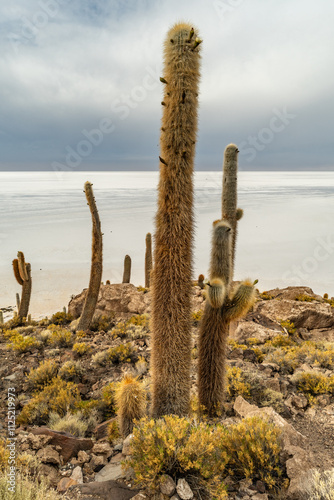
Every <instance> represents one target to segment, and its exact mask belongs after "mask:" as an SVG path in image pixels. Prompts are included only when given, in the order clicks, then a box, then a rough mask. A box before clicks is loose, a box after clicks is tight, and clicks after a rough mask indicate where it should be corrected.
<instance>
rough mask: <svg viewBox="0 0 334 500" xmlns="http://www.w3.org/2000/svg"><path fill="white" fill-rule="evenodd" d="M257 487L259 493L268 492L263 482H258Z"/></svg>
mask: <svg viewBox="0 0 334 500" xmlns="http://www.w3.org/2000/svg"><path fill="white" fill-rule="evenodd" d="M255 487H256V489H257V491H258V492H259V493H265V492H266V485H265V484H264V483H263V482H262V481H256V484H255Z"/></svg>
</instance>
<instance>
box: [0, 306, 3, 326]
mask: <svg viewBox="0 0 334 500" xmlns="http://www.w3.org/2000/svg"><path fill="white" fill-rule="evenodd" d="M0 325H3V312H2V309H0Z"/></svg>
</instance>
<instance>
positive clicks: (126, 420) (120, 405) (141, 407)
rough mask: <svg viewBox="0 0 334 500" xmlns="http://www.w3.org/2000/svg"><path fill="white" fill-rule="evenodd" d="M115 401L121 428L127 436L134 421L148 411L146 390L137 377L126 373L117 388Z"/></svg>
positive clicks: (124, 435) (122, 432) (123, 434)
mask: <svg viewBox="0 0 334 500" xmlns="http://www.w3.org/2000/svg"><path fill="white" fill-rule="evenodd" d="M115 401H116V407H117V417H118V419H119V429H120V432H121V434H122V436H123V437H124V438H125V437H126V436H128V435H129V434H131V432H132V429H133V421H134V420H135V419H140V418H142V417H144V415H145V412H146V392H145V389H144V387H143V384H142V383H141V382H140V381H139V380H138V378H137V377H132V376H131V375H125V377H124V378H123V380H121V382H119V383H118V385H117V387H116V390H115Z"/></svg>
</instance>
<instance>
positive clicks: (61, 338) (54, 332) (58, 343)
mask: <svg viewBox="0 0 334 500" xmlns="http://www.w3.org/2000/svg"><path fill="white" fill-rule="evenodd" d="M48 329H50V330H51V336H50V338H49V339H48V343H49V344H50V345H52V346H54V347H70V346H71V345H72V344H73V335H72V332H71V331H70V330H66V329H65V328H61V327H59V326H58V327H57V326H56V327H52V328H50V327H49V328H48Z"/></svg>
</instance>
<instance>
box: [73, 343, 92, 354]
mask: <svg viewBox="0 0 334 500" xmlns="http://www.w3.org/2000/svg"><path fill="white" fill-rule="evenodd" d="M91 350H92V348H91V347H90V345H88V344H86V342H77V343H75V344H74V346H73V347H72V351H73V352H75V353H76V354H77V355H78V356H83V355H84V354H88V353H89V352H91Z"/></svg>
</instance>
